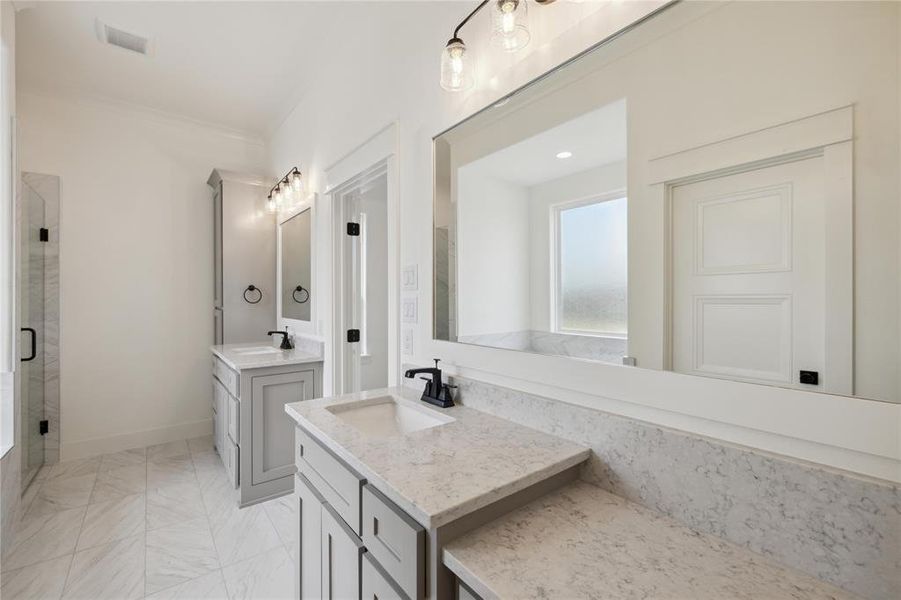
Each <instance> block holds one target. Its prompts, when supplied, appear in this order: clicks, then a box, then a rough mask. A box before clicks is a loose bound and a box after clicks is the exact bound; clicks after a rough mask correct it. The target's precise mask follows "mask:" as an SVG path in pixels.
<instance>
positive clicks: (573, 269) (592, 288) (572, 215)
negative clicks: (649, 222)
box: [553, 197, 628, 338]
mask: <svg viewBox="0 0 901 600" xmlns="http://www.w3.org/2000/svg"><path fill="white" fill-rule="evenodd" d="M555 216H556V232H557V235H556V240H555V242H556V243H555V246H554V249H553V250H554V253H555V261H554V263H555V264H556V265H557V277H556V279H557V281H556V286H555V288H554V290H553V292H554V306H555V308H556V314H555V317H556V319H555V325H556V331H557V332H559V333H572V334H583V335H595V336H602V337H615V338H625V337H626V334H627V331H628V324H627V322H626V273H627V270H628V266H627V264H626V251H627V248H626V241H627V237H626V236H627V224H626V198H624V197H619V198H613V199H607V200H598V199H593V200H590V201H587V202H579V203H576V204H575V205H573V204H566V205H562V206H558V207H556V210H555Z"/></svg>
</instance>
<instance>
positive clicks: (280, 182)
mask: <svg viewBox="0 0 901 600" xmlns="http://www.w3.org/2000/svg"><path fill="white" fill-rule="evenodd" d="M295 173H296V174H297V175H300V169H298V168H297V167H292V168H291V170H290V171H288V172H287V173H285V176H284V177H282V178H281V179H279V180H278V183H276V184H275V185H274V186H272V187H271V188H269V195H270V196H272V192H274V191H275V188H277V187H279V186H280V185H283V184H284V185H287V186H290V185H291V177H292V176H293V175H294V174H295Z"/></svg>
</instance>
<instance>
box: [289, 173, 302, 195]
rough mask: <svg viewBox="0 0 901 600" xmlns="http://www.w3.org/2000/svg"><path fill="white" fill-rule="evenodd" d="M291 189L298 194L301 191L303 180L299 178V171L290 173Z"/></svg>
mask: <svg viewBox="0 0 901 600" xmlns="http://www.w3.org/2000/svg"><path fill="white" fill-rule="evenodd" d="M291 190H292V191H293V192H294V193H295V194H298V195H299V194H300V192H302V191H303V180H302V179H301V178H300V173H298V172H296V171H295V173H294V174H293V175H291Z"/></svg>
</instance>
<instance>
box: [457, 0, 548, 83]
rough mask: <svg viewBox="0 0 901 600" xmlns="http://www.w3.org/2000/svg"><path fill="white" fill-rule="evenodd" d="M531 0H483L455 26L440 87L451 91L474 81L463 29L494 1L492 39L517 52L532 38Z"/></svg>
mask: <svg viewBox="0 0 901 600" xmlns="http://www.w3.org/2000/svg"><path fill="white" fill-rule="evenodd" d="M527 2H528V0H482V1H481V2H479V5H478V6H476V7H475V8H474V9H473V11H472V12H471V13H469V14H468V15H466V18H465V19H463V20H462V21H460V24H459V25H457V27H456V28H455V29H454V35H453V37H451V39H450V40H448V42H447V44H446V45H445V46H444V51H442V53H441V87H443V88H444V89H445V90H447V91H449V92H462V91H464V90H468V89H469V88H471V87H472V86H473V83H475V77H474V76H473V72H472V64H471V61H470V58H469V54H468V51H467V49H466V44H465V43H464V42H463V38H461V37H460V29H462V28H463V26H464V25H466V23H468V22H469V20H470V19H471V18H472V17H473V15H475V14H476V13H477V12H479V11H480V10H482V9H483V8H485V6H487V5H488V4H491V5H492V6H491V42H492V43H493V44H494V45H496V46H499V47H501V48H503V49H504V50H505V51H507V52H516V51H517V50H519V49H520V48H523V47H525V45H526V44H528V43H529V40H530V39H531V37H532V36H531V33H529V26H528V22H527V19H528V7H527V6H526V3H527ZM535 2H537V3H538V4H541V5H545V4H551V3H552V2H554V0H535Z"/></svg>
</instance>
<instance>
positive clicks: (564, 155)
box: [557, 150, 573, 158]
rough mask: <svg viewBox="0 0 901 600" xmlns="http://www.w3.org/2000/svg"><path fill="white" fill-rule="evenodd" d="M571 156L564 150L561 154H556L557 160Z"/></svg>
mask: <svg viewBox="0 0 901 600" xmlns="http://www.w3.org/2000/svg"><path fill="white" fill-rule="evenodd" d="M572 155H573V153H572V152H570V151H569V150H564V151H563V152H558V153H557V158H569V157H570V156H572Z"/></svg>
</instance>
